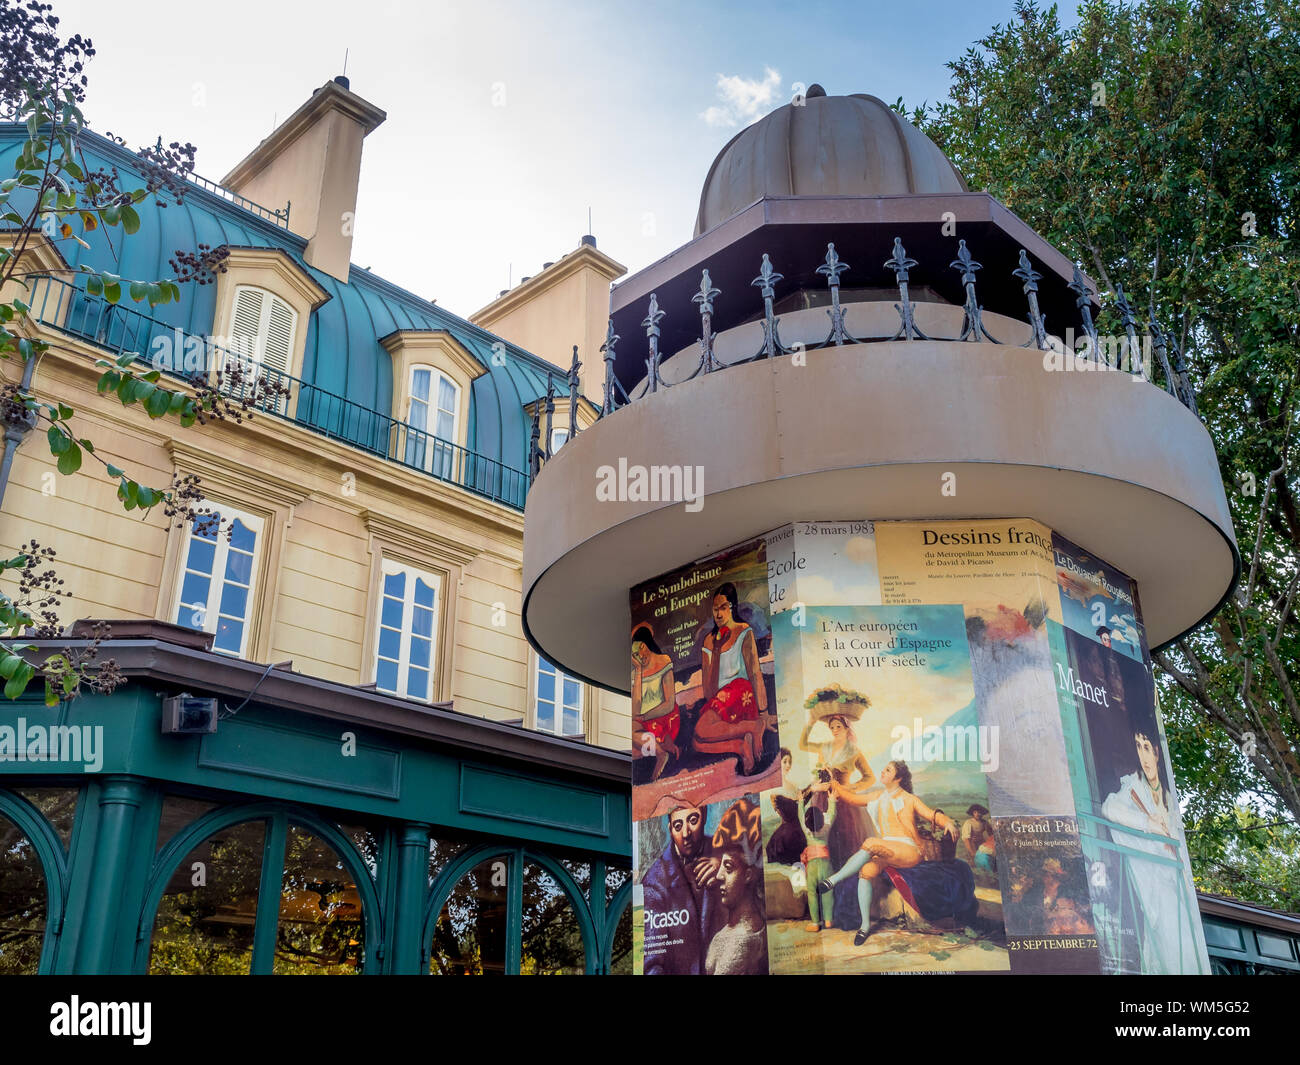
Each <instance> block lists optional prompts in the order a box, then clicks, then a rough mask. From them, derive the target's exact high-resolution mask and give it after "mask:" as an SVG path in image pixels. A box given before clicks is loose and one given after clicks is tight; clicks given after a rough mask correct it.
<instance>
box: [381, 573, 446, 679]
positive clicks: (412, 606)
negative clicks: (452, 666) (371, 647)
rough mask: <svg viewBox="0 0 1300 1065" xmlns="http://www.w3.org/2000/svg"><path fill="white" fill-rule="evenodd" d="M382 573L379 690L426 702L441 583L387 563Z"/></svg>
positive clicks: (433, 661)
mask: <svg viewBox="0 0 1300 1065" xmlns="http://www.w3.org/2000/svg"><path fill="white" fill-rule="evenodd" d="M382 572H383V586H382V588H381V596H380V600H379V632H378V635H377V638H376V640H375V687H376V688H378V689H379V690H380V691H384V692H392V693H393V694H394V695H401V696H404V697H405V698H408V699H420V700H423V701H424V702H428V701H430V700H431V699H432V698H433V696H434V684H433V679H434V677H435V675H436V668H437V653H438V609H439V604H438V590H439V585H440V581H439V580H438V578H437V577H436V576H434V575H433V574H430V573H426V572H425V571H423V570H419V569H415V568H414V567H412V566H405V565H402V564H400V563H398V562H394V561H392V560H391V559H387V558H386V559H384V561H383V567H382Z"/></svg>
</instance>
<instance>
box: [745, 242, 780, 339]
mask: <svg viewBox="0 0 1300 1065" xmlns="http://www.w3.org/2000/svg"><path fill="white" fill-rule="evenodd" d="M784 280H785V275H784V274H779V273H777V272H776V270H775V269H773V267H772V260H771V259H769V258H768V257H767V252H763V264H762V266H760V267H759V270H758V276H757V277H756V278H754V280H753V281H751V282H750V284H751V285H757V286H758V290H759V292H760V293H761V294H762V296H763V352H764V354H765V355H766V357H767V358H769V359H771V358H774V357H775V356H776V354H777V353H778V352H784V351H785V347H784V345H783V344H782V343H781V338H780V336H779V335H778V333H777V327H778V326H779V325H780V322H781V320H780V319H779V318H777V317H775V315H774V314H773V313H772V301H773V300H774V299H775V298H776V283H777V282H778V281H784Z"/></svg>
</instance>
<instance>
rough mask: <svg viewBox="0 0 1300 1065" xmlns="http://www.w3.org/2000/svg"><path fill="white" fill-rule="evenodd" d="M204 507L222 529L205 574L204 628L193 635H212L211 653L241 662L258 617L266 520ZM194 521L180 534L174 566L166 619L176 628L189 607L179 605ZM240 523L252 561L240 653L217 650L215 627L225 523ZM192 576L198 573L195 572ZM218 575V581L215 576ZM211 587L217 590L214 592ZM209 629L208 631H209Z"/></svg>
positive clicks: (213, 504)
mask: <svg viewBox="0 0 1300 1065" xmlns="http://www.w3.org/2000/svg"><path fill="white" fill-rule="evenodd" d="M206 505H207V506H209V507H210V508H211V509H212V510H214V511H216V512H217V514H218V515H219V516H220V518H221V525H220V526H219V527H218V528H217V533H216V544H215V545H214V553H213V558H212V571H211V573H209V574H208V601H207V602H206V603H205V604H204V605H203V611H204V613H203V624H202V625H201V626H199V627H197V629H195V631H198V632H206V633H209V634H211V635H212V637H213V640H212V645H213V646H212V650H213V651H215V652H216V653H218V654H223V655H227V656H229V657H233V658H244V657H246V652H247V651H248V646H249V643H250V642H251V641H252V635H253V627H254V622H255V620H256V615H257V597H258V595H259V594H260V590H261V589H260V587H259V585H260V582H259V581H258V577H259V576H260V575H261V574H260V567H261V565H262V561H263V559H264V558H265V551H266V540H265V537H266V533H267V522H266V519H264V518H262V517H259V516H258V515H256V514H250V513H248V512H247V511H244V510H240V509H239V508H238V507H232V506H230V505H229V504H226V503H221V502H218V501H217V500H212V499H210V500H208V501H207V504H206ZM197 520H200V519H194V520H193V521H190V522H187V523H186V524H185V526H184V528H183V529H182V531H181V542H180V554H179V557H178V562H177V569H176V579H175V591H174V592H173V593H172V605H171V610H170V611H169V614H168V619H169V620H170V621H171V622H172V623H173V624H176V625H183V624H184V623H183V622H182V621H181V620H180V616H181V609H182V607H185V606H189V605H190V604H186V603H183V602H182V599H181V597H182V595H183V594H184V591H185V575H186V574H187V573H189V572H191V571H190V568H189V557H190V547H191V545H192V543H193V540H194V524H195V521H197ZM227 521H230V522H233V521H241V522H243V524H244V527H245V528H247V529H250V530H252V532H253V558H252V562H251V563H250V564H249V574H248V585H247V591H248V594H247V598H246V599H245V603H244V616H243V618H241V619H240V620H241V621H242V622H243V631H242V633H241V635H240V641H239V650H238V651H237V652H232V651H228V650H224V649H221V648H218V647H217V646H216V635H217V626H218V624H219V623H220V620H221V598H222V595H223V594H224V592H225V587H226V576H225V563H226V559H227V558H228V556H229V554H230V543H229V541H228V540H227V539H226V522H227ZM193 572H195V573H198V572H199V571H198V570H194V571H193ZM218 573H220V574H221V576H220V580H219V581H218V578H217V575H218ZM214 586H217V587H216V588H215V589H214ZM214 596H215V598H216V605H215V609H214V607H213V598H214ZM209 625H211V627H210V628H209ZM184 627H185V628H190V629H194V628H195V626H192V625H184Z"/></svg>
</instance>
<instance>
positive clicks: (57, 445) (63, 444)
mask: <svg viewBox="0 0 1300 1065" xmlns="http://www.w3.org/2000/svg"><path fill="white" fill-rule="evenodd" d="M45 437H46V439H47V440H49V442H50V454H51V455H63V454H64V453H65V452H67V450H68V448H70V447H72V441H71V440H69V439H68V437H67V435H66V434H65V433H64V432H63V430H62V429H60V428H59V427H58V426H57V425H51V426H50V429H49V432H47V433H46V434H45Z"/></svg>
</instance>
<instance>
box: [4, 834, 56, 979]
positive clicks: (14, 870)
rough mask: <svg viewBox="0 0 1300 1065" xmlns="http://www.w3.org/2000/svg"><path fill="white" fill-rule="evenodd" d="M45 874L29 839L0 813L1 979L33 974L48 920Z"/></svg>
mask: <svg viewBox="0 0 1300 1065" xmlns="http://www.w3.org/2000/svg"><path fill="white" fill-rule="evenodd" d="M48 897H49V891H48V886H47V884H46V880H45V870H44V868H43V866H42V863H41V859H40V857H39V855H38V854H37V853H36V847H35V845H34V844H33V843H32V840H31V839H30V838H29V837H28V835H27V834H26V833H25V832H23V830H22V829H21V828H19V827H18V825H17V824H16V823H14V822H13V821H11V820H10V819H9V818H8V817H6V816H5V815H4V814H3V813H0V976H16V975H23V974H35V973H36V972H37V971H38V970H39V968H40V964H41V949H42V947H43V946H44V944H45V927H46V923H47V921H48V918H49V914H48V912H47V909H48Z"/></svg>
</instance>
